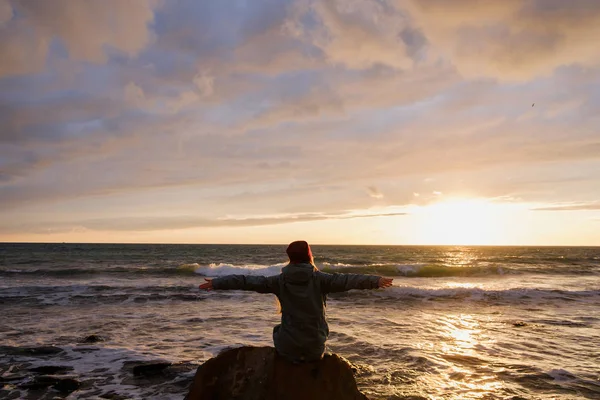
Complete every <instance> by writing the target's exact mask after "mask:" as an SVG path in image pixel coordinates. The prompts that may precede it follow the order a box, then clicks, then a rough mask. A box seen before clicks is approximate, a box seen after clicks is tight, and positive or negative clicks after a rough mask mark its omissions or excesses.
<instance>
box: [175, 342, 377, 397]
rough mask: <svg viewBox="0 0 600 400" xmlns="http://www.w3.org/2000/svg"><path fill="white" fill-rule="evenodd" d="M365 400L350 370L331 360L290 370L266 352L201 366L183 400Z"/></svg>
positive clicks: (239, 351)
mask: <svg viewBox="0 0 600 400" xmlns="http://www.w3.org/2000/svg"><path fill="white" fill-rule="evenodd" d="M216 399H238V400H278V399H287V400H300V399H311V400H337V399H343V400H367V397H366V396H365V395H364V394H362V393H361V392H360V391H359V390H358V388H357V387H356V381H355V379H354V375H353V372H352V365H351V364H350V363H349V362H348V361H347V360H345V359H344V358H342V357H340V356H338V355H336V354H332V355H325V357H324V358H323V359H322V360H320V361H317V362H311V363H302V364H292V363H290V362H288V361H286V360H285V359H283V358H281V357H279V356H278V355H277V354H276V352H275V349H274V348H272V347H241V348H236V349H229V350H226V351H224V352H222V353H221V354H219V355H218V356H217V357H214V358H211V359H210V360H208V361H206V362H205V363H204V364H202V365H201V366H200V367H199V368H198V370H197V372H196V376H195V377H194V381H193V383H192V385H191V387H190V391H189V393H188V395H187V397H186V400H216Z"/></svg>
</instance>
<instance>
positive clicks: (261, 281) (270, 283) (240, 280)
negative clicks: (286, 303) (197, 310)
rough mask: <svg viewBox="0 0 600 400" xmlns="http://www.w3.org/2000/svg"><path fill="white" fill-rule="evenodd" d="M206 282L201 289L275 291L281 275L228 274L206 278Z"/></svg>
mask: <svg viewBox="0 0 600 400" xmlns="http://www.w3.org/2000/svg"><path fill="white" fill-rule="evenodd" d="M204 280H205V281H206V282H205V283H203V284H201V285H200V286H199V287H200V289H203V290H206V291H210V290H251V291H254V292H258V293H275V294H277V291H278V288H279V275H275V276H252V275H227V276H222V277H220V278H215V279H207V278H204Z"/></svg>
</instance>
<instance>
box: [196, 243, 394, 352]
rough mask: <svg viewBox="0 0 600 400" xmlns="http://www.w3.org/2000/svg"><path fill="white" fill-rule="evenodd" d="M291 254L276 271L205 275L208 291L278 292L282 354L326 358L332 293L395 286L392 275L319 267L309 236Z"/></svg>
mask: <svg viewBox="0 0 600 400" xmlns="http://www.w3.org/2000/svg"><path fill="white" fill-rule="evenodd" d="M286 253H287V255H288V257H289V259H290V263H289V264H288V265H287V266H285V267H284V268H283V269H282V270H281V274H279V275H276V276H269V277H265V276H248V275H228V276H223V277H221V278H215V279H212V280H211V279H205V281H206V282H205V283H203V284H202V285H200V289H204V290H207V291H208V290H212V289H215V290H252V291H255V292H258V293H273V294H274V295H276V296H277V298H278V299H279V303H280V304H281V324H280V325H277V326H275V328H274V329H273V342H274V343H275V349H276V350H277V353H278V354H280V355H281V356H283V357H285V358H286V359H288V360H290V361H292V362H304V361H315V360H319V359H321V358H322V357H323V354H324V353H325V342H326V341H327V337H328V336H329V326H328V325H327V319H326V317H325V307H326V296H327V293H334V292H344V291H346V290H350V289H377V288H387V287H390V286H392V279H389V278H384V277H381V276H377V275H359V274H328V273H325V272H321V271H319V270H318V269H317V267H315V265H314V261H313V255H312V251H311V249H310V246H309V245H308V243H307V242H305V241H296V242H292V243H291V244H290V245H289V246H288V248H287V250H286Z"/></svg>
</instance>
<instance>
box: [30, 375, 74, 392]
mask: <svg viewBox="0 0 600 400" xmlns="http://www.w3.org/2000/svg"><path fill="white" fill-rule="evenodd" d="M79 386H81V383H80V382H79V381H78V380H77V379H75V378H72V377H57V376H51V375H41V376H36V377H35V378H34V379H33V380H32V381H31V382H27V383H24V384H22V385H20V387H21V388H23V389H30V390H40V389H46V388H49V387H52V388H53V389H55V390H57V391H59V392H61V393H71V392H74V391H75V390H77V389H79Z"/></svg>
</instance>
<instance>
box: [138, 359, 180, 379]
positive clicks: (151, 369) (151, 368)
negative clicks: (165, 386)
mask: <svg viewBox="0 0 600 400" xmlns="http://www.w3.org/2000/svg"><path fill="white" fill-rule="evenodd" d="M170 366H171V363H170V362H160V363H151V364H142V365H136V366H135V367H133V376H151V375H158V374H161V373H162V372H163V370H164V369H165V368H167V367H170Z"/></svg>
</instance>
